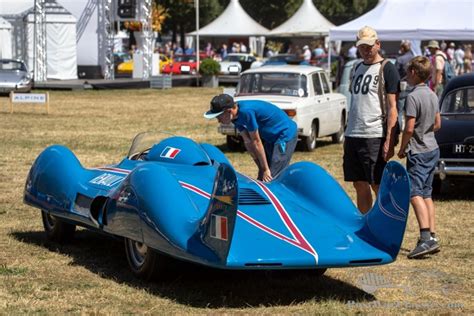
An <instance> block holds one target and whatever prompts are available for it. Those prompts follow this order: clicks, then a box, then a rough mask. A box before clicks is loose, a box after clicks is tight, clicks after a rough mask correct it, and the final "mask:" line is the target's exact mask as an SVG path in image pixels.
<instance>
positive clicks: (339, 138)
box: [331, 114, 346, 144]
mask: <svg viewBox="0 0 474 316" xmlns="http://www.w3.org/2000/svg"><path fill="white" fill-rule="evenodd" d="M345 129H346V117H345V116H344V114H341V125H340V127H339V131H338V132H337V133H336V134H332V135H331V137H332V142H333V143H334V144H340V143H342V142H343V141H344V130H345Z"/></svg>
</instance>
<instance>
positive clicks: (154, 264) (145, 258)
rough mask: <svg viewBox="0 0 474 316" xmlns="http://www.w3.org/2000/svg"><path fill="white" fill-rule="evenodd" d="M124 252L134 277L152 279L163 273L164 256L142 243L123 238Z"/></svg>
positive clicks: (164, 266)
mask: <svg viewBox="0 0 474 316" xmlns="http://www.w3.org/2000/svg"><path fill="white" fill-rule="evenodd" d="M125 254H126V256H127V261H128V265H129V266H130V269H131V270H132V272H133V274H134V275H135V276H136V277H138V278H140V279H144V280H152V279H157V278H159V277H161V276H163V275H164V273H163V270H164V269H165V268H166V258H165V257H164V256H163V255H161V254H159V253H157V252H156V251H154V250H153V249H151V248H149V247H148V246H147V245H145V244H144V243H141V242H138V241H134V240H131V239H128V238H125Z"/></svg>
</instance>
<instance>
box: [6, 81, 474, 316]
mask: <svg viewBox="0 0 474 316" xmlns="http://www.w3.org/2000/svg"><path fill="white" fill-rule="evenodd" d="M217 93H219V90H214V89H198V88H173V89H170V90H138V91H137V90H118V91H84V92H82V91H81V92H50V97H51V104H50V114H49V115H45V114H44V112H45V109H43V108H38V107H32V106H29V105H16V106H15V113H14V114H9V113H8V110H9V108H8V103H7V102H8V99H7V98H6V97H0V144H1V145H0V315H4V314H23V313H40V314H64V313H86V314H130V313H143V314H169V313H177V314H195V313H198V314H218V313H219V314H221V313H225V314H234V313H242V314H250V313H252V314H253V313H256V314H275V313H278V314H286V313H291V314H320V313H323V314H327V313H331V314H333V313H334V314H339V313H344V314H353V313H360V312H361V313H375V314H386V313H397V314H398V313H420V314H421V313H423V314H425V313H429V314H432V313H436V314H458V313H461V312H463V313H469V314H472V313H474V303H473V302H474V301H473V297H474V290H473V288H474V282H473V276H474V269H473V257H474V255H473V247H472V246H471V244H470V243H471V242H472V241H473V236H474V234H473V231H474V228H473V227H474V221H473V218H474V217H473V212H474V193H473V189H472V186H469V185H468V184H461V185H459V186H458V187H454V188H450V191H449V192H448V193H447V194H446V195H444V196H442V197H437V198H436V200H435V206H436V212H437V224H438V229H437V233H438V235H439V236H440V237H441V246H442V249H441V252H440V253H438V254H436V255H433V256H431V257H428V258H426V259H424V260H408V259H407V258H406V254H407V253H408V251H409V250H411V249H412V248H413V246H414V245H415V243H416V239H417V238H418V228H417V224H416V220H415V216H414V215H413V213H412V212H411V211H410V212H411V214H410V218H409V223H408V226H407V231H406V234H405V239H404V243H403V245H402V250H401V252H400V254H399V257H398V260H397V261H396V262H395V263H393V264H390V265H386V266H379V267H365V268H351V269H329V270H328V271H327V272H326V274H325V275H324V276H323V277H320V278H317V277H313V276H308V275H303V274H301V273H285V274H278V273H242V272H239V273H236V272H228V271H227V272H224V271H215V270H202V271H201V270H196V269H194V268H191V269H190V270H188V271H183V273H182V274H180V275H177V276H176V277H174V278H172V279H171V280H170V281H167V282H162V283H160V282H144V281H140V280H137V279H135V278H134V277H133V276H132V275H131V273H130V272H129V270H128V266H127V261H126V258H125V254H124V249H123V245H122V243H120V242H118V241H115V240H111V239H109V238H107V237H104V236H99V235H96V234H93V233H90V232H89V231H86V230H80V231H79V232H78V233H77V235H76V237H77V238H76V239H75V241H74V242H73V243H72V244H70V245H59V244H55V243H52V242H49V241H47V240H46V238H45V235H44V233H43V228H42V224H41V219H40V212H39V210H37V209H34V208H32V207H29V206H26V205H24V204H23V186H24V181H25V178H26V175H27V173H28V170H29V168H30V166H31V164H32V163H33V161H34V159H35V158H36V156H37V155H38V154H39V153H40V152H41V151H42V150H43V149H44V148H45V147H46V146H48V145H51V144H57V143H59V144H63V145H66V146H68V147H70V148H71V149H72V150H73V151H74V153H75V154H76V155H77V157H78V158H79V160H80V161H81V162H82V164H83V165H84V166H86V167H95V166H100V165H105V164H109V163H113V162H118V161H119V160H121V159H122V157H123V156H124V155H125V154H126V153H127V150H128V147H129V146H130V144H131V140H132V138H133V137H134V136H135V134H137V133H139V132H142V131H147V130H164V131H168V132H172V133H175V134H178V135H182V136H187V137H190V138H193V139H194V140H196V141H198V142H209V143H212V144H215V145H219V146H221V145H222V146H221V148H222V149H224V150H225V145H224V143H225V142H224V137H223V136H222V135H219V134H218V133H217V131H216V127H217V124H216V122H215V120H214V121H207V120H205V119H203V118H202V113H203V112H204V111H205V110H207V108H208V104H209V100H210V99H211V97H212V96H213V95H215V94H217ZM226 154H227V156H228V157H229V159H230V160H231V162H232V163H233V165H234V167H235V168H236V169H237V170H238V171H240V172H243V173H246V174H249V175H252V176H255V175H256V168H255V167H254V165H253V162H252V161H251V159H250V158H249V156H248V155H247V154H246V153H230V152H229V153H226ZM300 160H309V161H314V162H316V163H318V164H320V165H321V166H323V167H324V168H326V169H327V170H328V171H329V172H330V173H331V174H332V175H333V176H334V177H335V178H336V179H337V180H338V181H339V182H340V183H341V185H343V187H344V188H345V189H346V191H347V192H348V193H349V195H350V196H351V197H352V198H354V190H353V189H352V187H351V186H350V185H348V184H346V183H344V182H343V181H342V146H341V145H335V144H331V142H330V139H327V140H324V139H323V140H321V141H319V143H318V148H317V149H316V151H315V152H313V153H302V152H296V153H295V155H294V156H293V161H300Z"/></svg>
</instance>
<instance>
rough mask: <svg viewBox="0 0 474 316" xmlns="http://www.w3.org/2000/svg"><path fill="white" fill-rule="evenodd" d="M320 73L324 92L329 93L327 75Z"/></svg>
mask: <svg viewBox="0 0 474 316" xmlns="http://www.w3.org/2000/svg"><path fill="white" fill-rule="evenodd" d="M319 74H320V75H321V82H322V83H323V90H324V93H331V89H330V88H329V83H328V77H326V74H325V73H322V72H320V73H319Z"/></svg>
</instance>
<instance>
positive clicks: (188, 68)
mask: <svg viewBox="0 0 474 316" xmlns="http://www.w3.org/2000/svg"><path fill="white" fill-rule="evenodd" d="M161 70H162V72H163V73H164V74H175V75H181V74H193V75H194V74H196V71H197V59H196V55H175V56H174V57H173V61H172V62H170V63H168V64H166V65H165V66H163V68H162V69H161Z"/></svg>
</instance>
